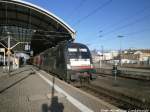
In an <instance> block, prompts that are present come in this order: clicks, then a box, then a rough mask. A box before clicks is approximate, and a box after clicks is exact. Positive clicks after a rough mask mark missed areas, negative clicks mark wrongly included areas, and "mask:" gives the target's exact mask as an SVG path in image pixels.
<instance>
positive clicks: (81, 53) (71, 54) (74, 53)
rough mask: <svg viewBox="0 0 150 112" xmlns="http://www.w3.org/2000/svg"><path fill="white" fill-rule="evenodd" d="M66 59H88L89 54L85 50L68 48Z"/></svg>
mask: <svg viewBox="0 0 150 112" xmlns="http://www.w3.org/2000/svg"><path fill="white" fill-rule="evenodd" d="M68 58H70V59H89V58H90V54H89V52H88V50H87V49H86V48H68Z"/></svg>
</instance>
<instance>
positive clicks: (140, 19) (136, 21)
mask: <svg viewBox="0 0 150 112" xmlns="http://www.w3.org/2000/svg"><path fill="white" fill-rule="evenodd" d="M148 17H150V15H146V16H144V17H142V18H139V19H137V20H134V21H132V22H130V23H128V24H124V25H122V26H120V27H117V28H115V29H112V30H110V31H109V32H106V33H104V34H103V36H106V35H109V34H112V33H114V32H117V31H118V30H122V29H125V28H127V27H130V26H131V25H135V24H137V23H139V22H141V21H143V20H145V19H147V18H148Z"/></svg>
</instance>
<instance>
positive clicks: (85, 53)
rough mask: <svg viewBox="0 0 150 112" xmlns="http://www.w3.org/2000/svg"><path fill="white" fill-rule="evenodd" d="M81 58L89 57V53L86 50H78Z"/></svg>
mask: <svg viewBox="0 0 150 112" xmlns="http://www.w3.org/2000/svg"><path fill="white" fill-rule="evenodd" d="M80 55H81V58H82V59H89V58H90V55H89V53H88V52H80Z"/></svg>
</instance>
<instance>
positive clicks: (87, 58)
mask: <svg viewBox="0 0 150 112" xmlns="http://www.w3.org/2000/svg"><path fill="white" fill-rule="evenodd" d="M34 60H35V61H34V64H35V65H37V66H38V67H40V68H41V69H44V70H46V71H48V72H52V73H54V74H56V75H57V76H58V77H59V78H61V79H63V80H65V81H67V82H70V81H75V80H79V78H80V77H89V78H90V79H95V78H96V75H95V69H94V67H93V63H92V57H91V53H90V50H89V49H88V47H87V46H86V45H84V44H81V43H71V42H68V43H61V44H59V45H57V46H55V47H52V48H49V49H47V50H45V51H44V52H42V53H40V54H39V55H37V56H35V57H34Z"/></svg>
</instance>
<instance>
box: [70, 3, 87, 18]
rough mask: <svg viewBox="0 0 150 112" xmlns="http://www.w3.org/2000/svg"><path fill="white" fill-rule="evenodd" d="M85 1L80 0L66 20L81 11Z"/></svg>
mask: <svg viewBox="0 0 150 112" xmlns="http://www.w3.org/2000/svg"><path fill="white" fill-rule="evenodd" d="M86 1H87V0H81V1H80V3H79V4H78V6H77V7H75V8H74V9H73V11H72V13H71V14H69V17H68V18H72V17H73V15H75V14H76V13H77V12H78V11H79V10H80V9H81V7H82V6H83V5H84V4H85V2H86Z"/></svg>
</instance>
